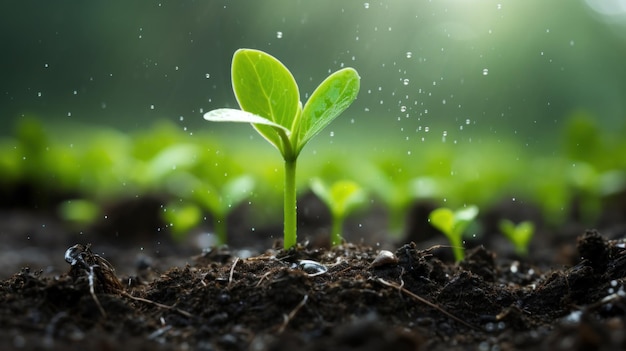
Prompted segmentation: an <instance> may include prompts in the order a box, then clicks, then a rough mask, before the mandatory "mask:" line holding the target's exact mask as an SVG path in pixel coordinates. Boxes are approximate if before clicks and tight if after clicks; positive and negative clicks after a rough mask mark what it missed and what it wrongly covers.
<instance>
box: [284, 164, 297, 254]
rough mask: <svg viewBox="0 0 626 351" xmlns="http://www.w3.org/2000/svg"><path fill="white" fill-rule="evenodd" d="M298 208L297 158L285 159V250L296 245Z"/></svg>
mask: <svg viewBox="0 0 626 351" xmlns="http://www.w3.org/2000/svg"><path fill="white" fill-rule="evenodd" d="M297 209H298V204H297V203H296V158H293V159H285V199H284V211H285V212H284V218H285V229H284V230H285V231H284V236H283V242H284V248H285V250H286V249H289V248H291V247H292V246H295V245H296V240H297V223H298V221H297Z"/></svg>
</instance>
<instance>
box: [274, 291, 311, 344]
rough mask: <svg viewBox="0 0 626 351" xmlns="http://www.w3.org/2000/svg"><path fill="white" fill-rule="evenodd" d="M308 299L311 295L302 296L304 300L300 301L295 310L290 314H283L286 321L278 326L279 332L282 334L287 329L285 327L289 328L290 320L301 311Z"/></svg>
mask: <svg viewBox="0 0 626 351" xmlns="http://www.w3.org/2000/svg"><path fill="white" fill-rule="evenodd" d="M308 299H309V295H304V298H302V301H300V303H299V304H298V305H297V306H296V307H295V308H294V309H293V310H291V312H289V314H286V315H283V317H284V319H285V321H284V322H283V324H281V326H280V327H279V328H278V334H282V332H284V331H285V328H287V325H288V324H289V322H290V321H291V320H292V319H293V318H294V317H295V316H296V314H297V313H298V311H300V309H301V308H302V307H304V305H306V302H307V300H308Z"/></svg>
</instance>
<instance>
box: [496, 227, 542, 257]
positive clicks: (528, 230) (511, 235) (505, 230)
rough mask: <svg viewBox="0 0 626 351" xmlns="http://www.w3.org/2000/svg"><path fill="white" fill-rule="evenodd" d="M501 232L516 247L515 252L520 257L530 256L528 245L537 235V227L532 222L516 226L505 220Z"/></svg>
mask: <svg viewBox="0 0 626 351" xmlns="http://www.w3.org/2000/svg"><path fill="white" fill-rule="evenodd" d="M500 230H501V231H502V234H504V236H506V237H507V238H508V239H509V240H511V242H512V243H513V245H515V252H516V253H517V254H518V255H520V256H526V255H527V254H528V244H529V243H530V239H532V237H533V234H535V225H534V224H533V223H532V222H530V221H523V222H520V223H518V224H517V225H516V224H514V223H513V222H511V221H510V220H508V219H503V220H501V221H500Z"/></svg>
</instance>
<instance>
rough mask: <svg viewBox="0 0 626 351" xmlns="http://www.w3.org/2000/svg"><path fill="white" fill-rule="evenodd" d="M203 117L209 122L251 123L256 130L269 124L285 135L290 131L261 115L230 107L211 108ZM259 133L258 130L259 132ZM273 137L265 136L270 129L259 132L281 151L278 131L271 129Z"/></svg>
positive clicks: (289, 133)
mask: <svg viewBox="0 0 626 351" xmlns="http://www.w3.org/2000/svg"><path fill="white" fill-rule="evenodd" d="M204 119H205V120H207V121H211V122H239V123H252V125H253V126H255V128H257V130H259V128H258V127H259V126H269V127H272V128H274V129H280V130H283V131H284V132H285V134H286V135H287V137H289V136H290V135H291V131H290V130H289V129H287V128H285V127H283V126H281V125H280V124H278V123H274V122H272V121H270V120H269V119H267V118H265V117H261V116H258V115H255V114H254V113H250V112H246V111H242V110H237V109H232V108H220V109H217V110H212V111H209V112H207V113H205V114H204ZM259 133H260V132H259ZM273 133H274V136H275V138H270V137H267V135H271V134H270V130H267V132H266V133H260V134H261V135H262V136H263V137H264V138H265V139H267V141H269V142H270V143H271V144H272V145H274V146H275V147H276V148H277V149H278V151H280V152H281V153H283V146H282V143H281V141H280V137H279V136H278V133H277V132H276V131H275V130H274V131H273Z"/></svg>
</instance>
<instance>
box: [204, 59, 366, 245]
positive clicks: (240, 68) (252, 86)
mask: <svg viewBox="0 0 626 351" xmlns="http://www.w3.org/2000/svg"><path fill="white" fill-rule="evenodd" d="M231 75H232V84H233V91H234V93H235V97H236V98H237V102H238V103H239V107H240V108H241V110H237V109H229V108H222V109H217V110H213V111H210V112H208V113H206V114H205V115H204V119H206V120H207V121H213V122H243V123H251V124H252V126H253V127H254V129H256V131H257V132H258V133H259V134H261V135H262V136H263V137H264V138H265V139H266V140H267V141H268V142H269V143H270V144H272V145H273V146H274V147H276V149H278V151H280V153H281V155H282V157H283V160H284V167H285V189H284V247H285V249H288V248H290V247H292V246H294V245H295V244H296V240H297V239H296V238H297V236H296V235H297V234H296V206H297V205H296V161H297V159H298V155H299V154H300V151H302V148H303V147H304V145H305V144H306V143H307V142H308V141H309V140H311V138H313V137H314V136H315V135H316V134H317V133H319V132H320V131H321V130H322V129H324V127H326V126H327V125H328V124H329V123H330V122H331V121H332V120H333V119H335V118H336V117H337V116H339V115H340V114H341V113H342V112H343V111H344V110H345V109H347V108H348V106H350V104H352V102H353V101H354V99H356V96H357V94H358V92H359V87H360V81H359V79H360V78H359V75H358V74H357V72H356V70H354V69H353V68H344V69H341V70H339V71H337V72H335V73H333V74H331V75H330V76H328V77H327V78H326V79H325V80H324V81H323V82H322V83H321V84H320V85H319V86H318V87H317V88H316V89H315V91H314V92H313V93H312V94H311V97H310V98H309V100H308V101H307V102H306V104H305V105H304V108H303V107H302V103H301V102H300V92H299V90H298V85H297V84H296V81H295V79H294V78H293V75H292V74H291V72H290V71H289V70H288V69H287V68H286V67H285V66H284V65H283V64H282V63H281V62H280V61H278V60H277V59H276V58H274V57H273V56H271V55H269V54H267V53H265V52H262V51H258V50H252V49H239V50H237V51H236V52H235V55H234V56H233V62H232V69H231Z"/></svg>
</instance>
